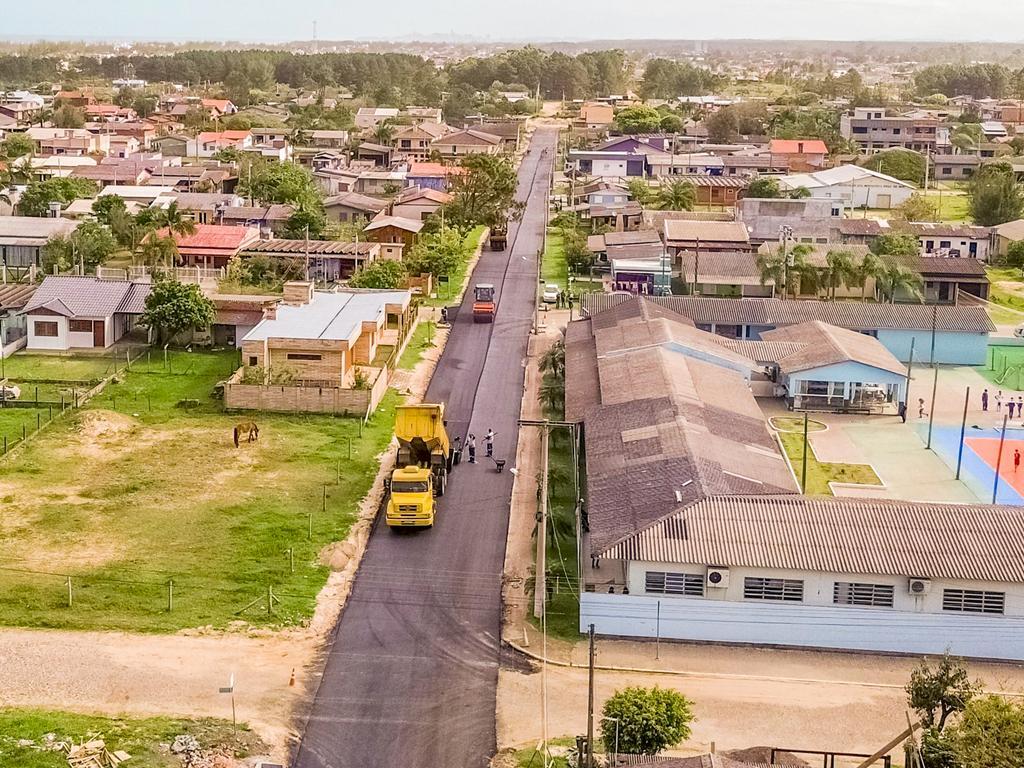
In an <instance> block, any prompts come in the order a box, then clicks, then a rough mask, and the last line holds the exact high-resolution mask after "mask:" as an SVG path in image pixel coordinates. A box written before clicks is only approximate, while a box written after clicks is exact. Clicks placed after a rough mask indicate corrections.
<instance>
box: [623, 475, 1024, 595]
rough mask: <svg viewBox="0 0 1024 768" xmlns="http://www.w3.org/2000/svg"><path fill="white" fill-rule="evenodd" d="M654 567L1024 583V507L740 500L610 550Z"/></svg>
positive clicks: (708, 503)
mask: <svg viewBox="0 0 1024 768" xmlns="http://www.w3.org/2000/svg"><path fill="white" fill-rule="evenodd" d="M605 556H607V557H610V558H624V559H634V560H652V561H655V562H674V563H693V564H701V565H712V564H714V565H724V566H742V567H750V568H783V569H797V570H808V571H817V572H821V571H828V572H831V573H848V574H864V575H884V576H891V575H901V576H907V577H920V578H945V579H963V580H969V581H995V582H1003V583H1006V582H1010V583H1017V584H1019V583H1024V507H1011V506H993V505H984V504H964V505H959V504H940V503H934V502H930V503H920V502H910V501H897V500H892V499H853V498H829V497H823V498H817V497H810V496H798V495H785V496H773V495H757V496H754V495H736V496H732V497H727V496H719V497H712V498H707V499H703V500H701V501H698V502H696V503H694V504H692V505H689V506H687V507H683V508H680V509H678V510H677V511H675V512H674V513H672V514H670V515H668V516H666V517H665V518H664V519H663V520H660V521H658V522H657V523H655V524H654V525H652V526H650V527H649V528H647V529H646V530H644V531H642V532H640V533H638V534H637V535H635V536H633V537H631V538H630V539H629V540H625V541H622V542H620V543H618V544H617V545H616V546H613V547H610V548H608V549H607V551H606V552H605Z"/></svg>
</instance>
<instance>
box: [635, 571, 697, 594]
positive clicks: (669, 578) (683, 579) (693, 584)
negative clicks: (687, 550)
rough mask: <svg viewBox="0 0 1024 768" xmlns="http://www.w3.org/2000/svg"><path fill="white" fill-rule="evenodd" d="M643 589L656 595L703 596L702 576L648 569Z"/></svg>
mask: <svg viewBox="0 0 1024 768" xmlns="http://www.w3.org/2000/svg"><path fill="white" fill-rule="evenodd" d="M644 591H645V592H650V593H652V594H657V595H685V596H687V597H704V576H703V575H701V574H695V573H665V572H663V571H648V572H647V575H646V578H645V579H644Z"/></svg>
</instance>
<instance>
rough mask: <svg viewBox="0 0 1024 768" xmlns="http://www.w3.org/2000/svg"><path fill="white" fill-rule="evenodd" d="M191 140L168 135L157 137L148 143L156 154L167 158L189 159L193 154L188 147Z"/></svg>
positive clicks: (190, 144)
mask: <svg viewBox="0 0 1024 768" xmlns="http://www.w3.org/2000/svg"><path fill="white" fill-rule="evenodd" d="M192 144H193V139H192V138H191V137H189V136H184V135H182V134H177V133H168V134H167V135H165V136H157V137H156V138H154V139H153V140H152V141H151V142H150V146H151V147H152V148H153V149H154V150H156V151H157V152H159V153H161V154H163V155H167V156H168V157H189V156H191V155H192V154H193V153H192V152H191V151H190V147H191V146H192Z"/></svg>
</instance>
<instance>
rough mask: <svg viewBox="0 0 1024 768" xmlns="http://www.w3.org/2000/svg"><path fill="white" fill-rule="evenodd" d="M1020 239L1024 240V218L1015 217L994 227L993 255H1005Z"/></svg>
mask: <svg viewBox="0 0 1024 768" xmlns="http://www.w3.org/2000/svg"><path fill="white" fill-rule="evenodd" d="M1019 240H1024V219H1015V220H1013V221H1008V222H1006V223H1005V224H999V225H997V226H995V227H992V257H993V258H994V259H1001V258H1003V257H1005V256H1006V254H1007V252H1008V251H1009V248H1010V246H1011V245H1012V244H1013V243H1016V242H1017V241H1019Z"/></svg>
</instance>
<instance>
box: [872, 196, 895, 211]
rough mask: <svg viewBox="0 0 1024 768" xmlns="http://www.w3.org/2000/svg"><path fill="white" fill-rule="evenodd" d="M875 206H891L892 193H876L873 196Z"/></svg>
mask: <svg viewBox="0 0 1024 768" xmlns="http://www.w3.org/2000/svg"><path fill="white" fill-rule="evenodd" d="M875 207H876V208H892V195H878V196H876V197H875Z"/></svg>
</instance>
